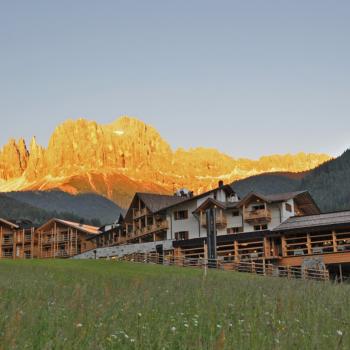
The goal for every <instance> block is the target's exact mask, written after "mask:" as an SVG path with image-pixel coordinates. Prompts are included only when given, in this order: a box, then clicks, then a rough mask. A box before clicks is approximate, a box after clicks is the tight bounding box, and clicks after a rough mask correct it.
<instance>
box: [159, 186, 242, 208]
mask: <svg viewBox="0 0 350 350" xmlns="http://www.w3.org/2000/svg"><path fill="white" fill-rule="evenodd" d="M218 190H223V191H224V192H226V193H227V194H235V193H236V192H235V191H234V190H233V188H232V187H231V186H230V185H223V186H220V187H216V188H214V189H212V190H210V191H207V192H203V193H200V194H198V195H196V196H193V197H180V198H182V199H183V200H182V201H181V202H179V203H186V202H190V201H192V200H197V199H200V198H203V197H206V196H209V195H210V194H211V193H213V192H215V191H218ZM179 203H175V204H172V205H169V206H167V207H164V208H162V210H164V209H169V208H171V207H174V206H176V205H177V204H179Z"/></svg>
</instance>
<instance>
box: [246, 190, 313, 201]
mask: <svg viewBox="0 0 350 350" xmlns="http://www.w3.org/2000/svg"><path fill="white" fill-rule="evenodd" d="M303 193H308V192H307V191H297V192H286V193H277V194H268V195H266V194H262V193H259V192H250V193H248V194H247V195H246V196H245V197H244V198H243V199H242V200H241V203H242V204H243V203H244V202H246V201H247V200H248V199H249V198H250V197H253V196H255V197H258V198H261V199H262V200H264V201H266V202H268V203H274V202H285V201H287V200H289V199H293V198H295V197H297V196H299V195H300V194H303Z"/></svg>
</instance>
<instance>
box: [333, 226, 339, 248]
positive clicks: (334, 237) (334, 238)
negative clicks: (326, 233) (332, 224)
mask: <svg viewBox="0 0 350 350" xmlns="http://www.w3.org/2000/svg"><path fill="white" fill-rule="evenodd" d="M332 239H333V252H335V253H336V252H337V251H338V248H337V235H336V233H335V231H334V230H333V231H332Z"/></svg>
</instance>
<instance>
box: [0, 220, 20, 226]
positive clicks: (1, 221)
mask: <svg viewBox="0 0 350 350" xmlns="http://www.w3.org/2000/svg"><path fill="white" fill-rule="evenodd" d="M0 223H3V224H5V225H7V226H10V227H12V228H19V226H18V225H16V224H14V223H13V222H11V221H8V220H5V219H2V218H0Z"/></svg>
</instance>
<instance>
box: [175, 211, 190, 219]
mask: <svg viewBox="0 0 350 350" xmlns="http://www.w3.org/2000/svg"><path fill="white" fill-rule="evenodd" d="M174 219H175V220H186V219H188V210H178V211H175V212H174Z"/></svg>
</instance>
